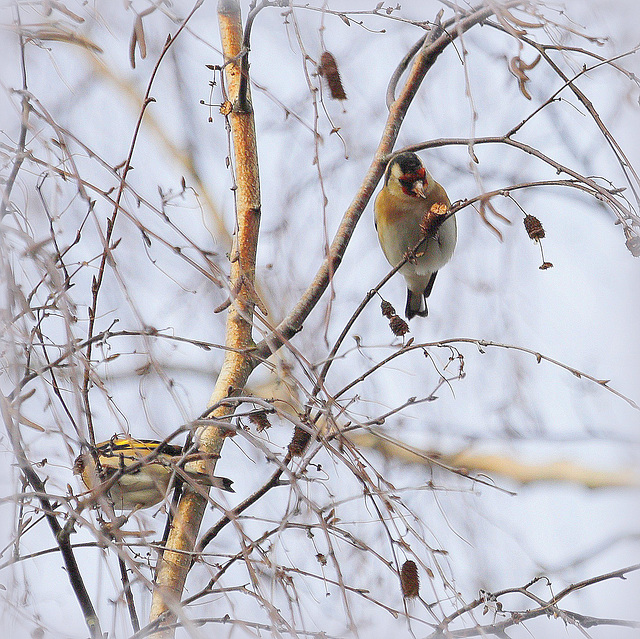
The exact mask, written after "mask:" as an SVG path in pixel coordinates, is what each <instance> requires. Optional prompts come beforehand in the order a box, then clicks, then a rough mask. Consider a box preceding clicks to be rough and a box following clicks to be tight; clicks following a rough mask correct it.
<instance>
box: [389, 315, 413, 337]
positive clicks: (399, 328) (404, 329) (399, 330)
mask: <svg viewBox="0 0 640 639" xmlns="http://www.w3.org/2000/svg"><path fill="white" fill-rule="evenodd" d="M389 327H390V328H391V332H392V333H393V334H394V335H395V336H396V337H402V336H403V335H406V334H407V333H408V332H409V324H407V323H406V322H405V321H404V320H403V319H402V318H401V317H400V316H399V315H393V316H392V317H391V318H390V319H389Z"/></svg>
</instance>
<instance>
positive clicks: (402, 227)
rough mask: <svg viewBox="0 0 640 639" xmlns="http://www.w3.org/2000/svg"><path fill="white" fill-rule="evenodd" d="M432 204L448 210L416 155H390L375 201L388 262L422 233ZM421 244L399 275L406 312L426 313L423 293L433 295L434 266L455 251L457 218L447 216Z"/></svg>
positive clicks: (402, 255) (414, 243) (401, 256)
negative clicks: (404, 283)
mask: <svg viewBox="0 0 640 639" xmlns="http://www.w3.org/2000/svg"><path fill="white" fill-rule="evenodd" d="M434 204H443V205H445V206H446V207H447V209H448V208H449V198H448V196H447V193H446V191H445V190H444V189H443V188H442V186H441V185H440V184H438V183H437V182H436V181H435V180H434V179H433V178H432V177H431V175H430V174H429V173H428V171H427V170H426V169H425V168H424V165H423V164H422V161H421V160H420V158H419V157H418V156H417V155H416V154H415V153H408V152H407V153H400V154H399V155H396V156H395V157H394V158H392V159H391V161H390V162H389V164H388V165H387V169H386V171H385V174H384V187H383V188H382V190H381V191H380V193H378V197H377V198H376V202H375V205H374V213H375V223H376V230H377V231H378V239H379V240H380V246H381V247H382V250H383V252H384V254H385V257H386V258H387V260H388V261H389V264H391V266H397V265H398V264H399V263H400V262H401V261H402V260H403V259H404V258H405V257H406V256H407V255H410V254H411V252H412V251H413V250H414V249H415V248H416V246H417V245H418V242H420V240H421V239H422V238H423V237H424V231H423V230H422V228H421V226H424V225H423V220H424V219H425V216H426V214H428V213H429V212H430V211H431V207H433V205H434ZM434 228H436V229H437V230H436V231H435V233H433V234H432V235H429V237H428V238H427V239H426V240H425V241H424V242H423V243H422V245H421V246H420V248H419V249H418V250H417V251H416V253H417V256H416V257H415V259H414V258H411V259H410V260H409V261H408V262H407V263H406V264H405V265H404V266H402V268H401V269H400V273H402V275H404V279H405V281H406V282H407V305H406V308H405V311H404V312H405V315H406V316H407V319H411V318H412V317H415V316H416V315H419V316H420V317H426V316H427V314H428V313H429V309H428V308H427V297H429V295H430V294H431V289H432V288H433V283H434V282H435V279H436V275H437V274H438V270H439V269H441V268H442V267H443V266H444V265H445V264H446V263H447V262H448V261H449V260H450V259H451V256H452V255H453V250H454V249H455V247H456V239H457V227H456V219H455V216H451V217H449V218H447V219H446V220H445V221H444V222H443V223H442V224H440V226H436V227H434Z"/></svg>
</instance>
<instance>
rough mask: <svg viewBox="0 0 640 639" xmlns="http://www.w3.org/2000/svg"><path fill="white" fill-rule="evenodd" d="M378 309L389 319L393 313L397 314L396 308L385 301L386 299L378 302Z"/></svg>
mask: <svg viewBox="0 0 640 639" xmlns="http://www.w3.org/2000/svg"><path fill="white" fill-rule="evenodd" d="M380 309H381V310H382V315H383V317H388V318H389V319H391V318H392V317H393V316H394V315H397V313H396V309H395V308H393V306H392V305H391V302H387V300H382V302H380Z"/></svg>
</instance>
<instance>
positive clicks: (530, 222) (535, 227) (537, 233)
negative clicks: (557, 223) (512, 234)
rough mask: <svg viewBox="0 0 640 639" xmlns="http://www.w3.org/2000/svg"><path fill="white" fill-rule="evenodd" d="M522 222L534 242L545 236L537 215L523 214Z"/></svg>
mask: <svg viewBox="0 0 640 639" xmlns="http://www.w3.org/2000/svg"><path fill="white" fill-rule="evenodd" d="M523 223H524V228H525V229H526V230H527V235H528V236H529V237H530V238H531V239H532V240H534V241H535V242H538V241H540V240H541V239H542V238H543V237H544V236H545V232H544V228H543V227H542V222H541V221H540V220H539V219H538V218H537V217H534V216H533V215H528V214H527V215H525V216H524V220H523Z"/></svg>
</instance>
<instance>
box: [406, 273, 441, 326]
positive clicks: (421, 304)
mask: <svg viewBox="0 0 640 639" xmlns="http://www.w3.org/2000/svg"><path fill="white" fill-rule="evenodd" d="M437 274H438V271H436V272H435V273H432V274H431V277H430V278H429V283H428V284H427V286H426V287H425V289H424V291H422V293H414V292H412V291H411V290H409V289H407V305H406V306H405V309H404V314H405V316H406V318H407V319H408V320H410V319H411V318H412V317H415V316H416V315H417V316H418V317H427V315H429V308H428V307H427V297H429V295H431V289H432V288H433V283H434V282H435V281H436V275H437Z"/></svg>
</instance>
